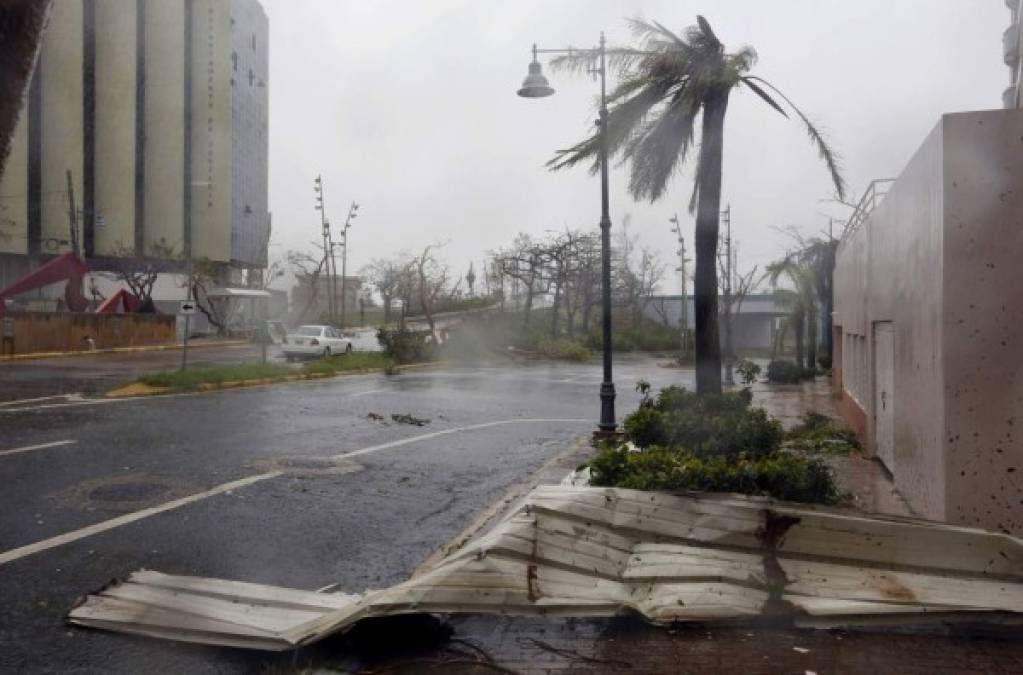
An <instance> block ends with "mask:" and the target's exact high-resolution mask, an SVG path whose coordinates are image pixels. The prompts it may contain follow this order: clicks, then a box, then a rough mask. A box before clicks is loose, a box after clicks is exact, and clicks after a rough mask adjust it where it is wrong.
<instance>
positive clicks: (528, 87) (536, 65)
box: [518, 45, 554, 98]
mask: <svg viewBox="0 0 1023 675" xmlns="http://www.w3.org/2000/svg"><path fill="white" fill-rule="evenodd" d="M553 93H554V89H553V88H552V87H551V83H550V82H548V81H547V78H546V77H544V75H543V68H542V67H541V66H540V62H539V61H538V60H537V59H536V45H533V61H532V63H530V64H529V72H528V73H527V74H526V79H524V80H523V81H522V87H521V88H520V89H519V91H518V95H519V96H521V97H523V98H544V97H545V96H550V95H551V94H553Z"/></svg>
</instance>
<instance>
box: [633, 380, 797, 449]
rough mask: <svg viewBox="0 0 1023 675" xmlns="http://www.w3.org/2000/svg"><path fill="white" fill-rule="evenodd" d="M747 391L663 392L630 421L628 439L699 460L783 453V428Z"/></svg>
mask: <svg viewBox="0 0 1023 675" xmlns="http://www.w3.org/2000/svg"><path fill="white" fill-rule="evenodd" d="M752 397H753V395H752V394H751V393H750V391H749V390H748V389H743V390H741V391H739V392H735V393H727V394H718V395H714V394H707V395H702V396H701V395H698V394H696V393H694V392H691V391H688V390H686V389H684V388H682V387H666V388H665V389H662V390H661V392H660V393H659V394H658V395H657V399H656V400H654V401H648V402H647V403H646V404H645V405H642V406H641V407H640V408H639V409H638V410H636V411H635V412H633V413H631V414H630V415H628V416H627V417H626V418H625V421H624V427H625V433H626V435H627V436H628V437H629V438H630V439H631V440H632V442H633V443H635V444H636V445H638V446H639V447H641V448H646V447H651V446H655V445H661V446H669V447H682V448H685V449H686V450H688V451H689V452H690V453H692V454H694V455H697V456H715V455H719V456H723V457H728V458H735V457H738V455H739V454H740V453H746V454H748V455H749V456H753V457H761V456H764V455H768V454H770V453H772V452H774V451H775V450H777V449H778V447H779V445H780V443H781V439H782V428H781V424H779V423H778V421H777V420H773V419H771V418H770V417H769V416H768V415H767V413H766V412H764V411H763V410H762V409H760V408H751V407H750V402H751V401H752Z"/></svg>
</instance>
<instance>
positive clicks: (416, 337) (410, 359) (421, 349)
mask: <svg viewBox="0 0 1023 675" xmlns="http://www.w3.org/2000/svg"><path fill="white" fill-rule="evenodd" d="M429 335H430V333H429V331H414V330H410V329H408V328H380V329H378V330H377V341H378V342H379V343H380V346H381V347H383V350H384V353H385V354H387V355H388V356H390V357H391V358H393V359H394V360H396V361H397V362H398V363H415V362H417V361H427V360H429V359H430V358H431V357H432V348H431V346H430V345H429V344H427V342H426V338H427V337H428V336H429Z"/></svg>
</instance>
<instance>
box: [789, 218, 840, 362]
mask: <svg viewBox="0 0 1023 675" xmlns="http://www.w3.org/2000/svg"><path fill="white" fill-rule="evenodd" d="M837 250H838V241H837V240H835V239H830V238H829V239H820V238H817V237H814V238H813V239H811V240H809V241H807V242H805V243H804V244H803V248H802V249H801V250H800V251H799V254H798V255H799V259H800V260H801V261H802V262H804V263H805V264H807V265H808V266H809V267H810V269H811V270H812V273H813V288H814V292H815V293H816V295H817V302H818V303H820V306H821V318H822V319H823V320H824V322H823V323H824V325H823V327H822V329H821V333H822V337H823V338H824V354H825V355H826V356H827V362H828V367H830V364H831V358H832V354H833V350H834V348H833V345H832V344H831V342H832V336H831V332H832V329H831V325H832V324H831V314H832V312H833V310H834V307H835V294H834V283H833V277H834V274H835V255H836V252H837ZM811 365H812V364H811Z"/></svg>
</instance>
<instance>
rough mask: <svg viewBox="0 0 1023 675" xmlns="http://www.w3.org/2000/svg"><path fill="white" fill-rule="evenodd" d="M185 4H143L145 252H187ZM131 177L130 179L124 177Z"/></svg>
mask: <svg viewBox="0 0 1023 675" xmlns="http://www.w3.org/2000/svg"><path fill="white" fill-rule="evenodd" d="M184 49H185V3H184V2H161V1H160V0H146V3H145V87H146V91H145V105H144V108H145V145H144V148H145V150H144V153H145V154H144V157H145V160H144V161H145V192H144V200H145V215H144V216H143V219H142V227H143V232H144V235H143V238H144V242H145V243H144V245H143V248H144V252H145V253H146V254H147V255H148V254H151V253H152V251H153V247H154V246H170V247H172V248H173V249H174V250H175V252H177V253H179V254H180V253H181V252H182V251H183V250H184V237H185V232H184V223H185V211H184V203H183V198H182V195H184V189H185V184H184V180H185V174H184V171H185V169H184V167H185V106H184V91H185V60H184ZM125 178H126V179H127V177H125Z"/></svg>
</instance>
